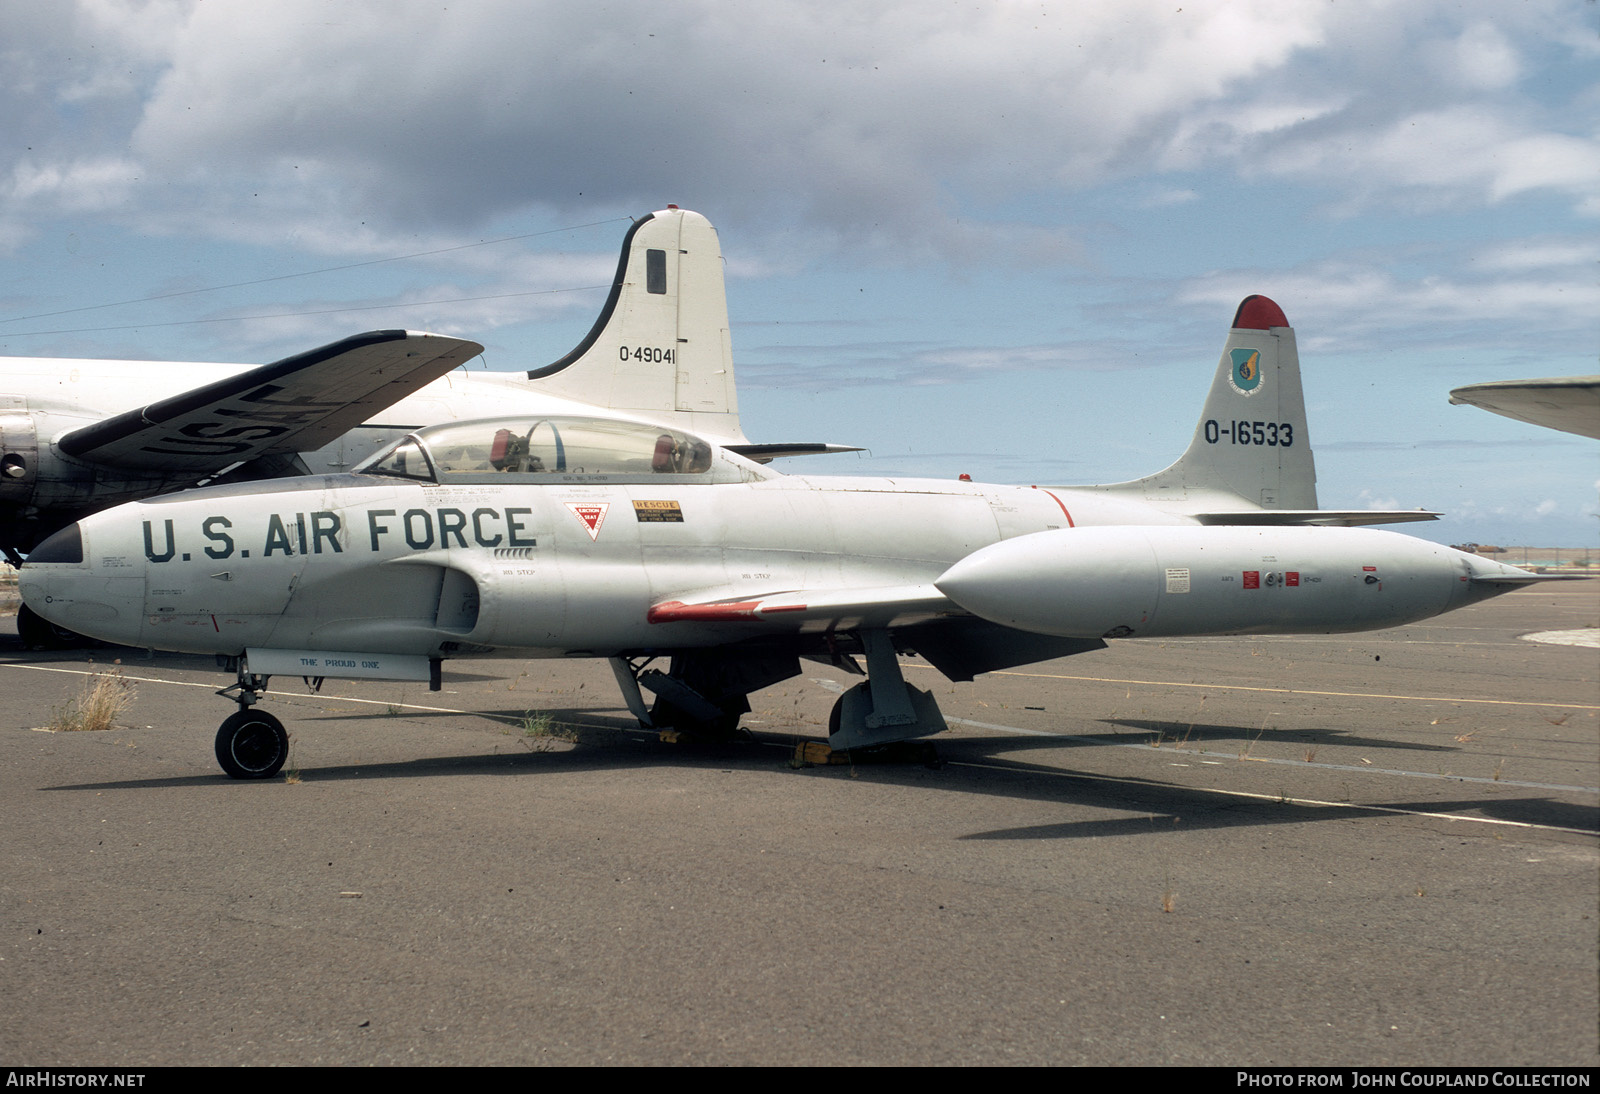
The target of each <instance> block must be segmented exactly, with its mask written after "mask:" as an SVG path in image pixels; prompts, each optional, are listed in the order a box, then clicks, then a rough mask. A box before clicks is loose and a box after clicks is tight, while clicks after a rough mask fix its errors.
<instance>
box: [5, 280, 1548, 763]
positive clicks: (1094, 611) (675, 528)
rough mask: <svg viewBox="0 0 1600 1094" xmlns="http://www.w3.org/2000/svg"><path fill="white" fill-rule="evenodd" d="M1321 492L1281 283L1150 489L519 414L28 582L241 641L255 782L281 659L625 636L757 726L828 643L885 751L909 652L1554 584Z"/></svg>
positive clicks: (649, 670) (277, 736)
mask: <svg viewBox="0 0 1600 1094" xmlns="http://www.w3.org/2000/svg"><path fill="white" fill-rule="evenodd" d="M1315 482H1316V472H1315V469H1314V467H1313V463H1312V456H1311V448H1310V437H1309V434H1308V432H1307V429H1306V418H1305V405H1304V399H1303V397H1302V395H1301V389H1300V372H1299V361H1298V356H1297V354H1296V350H1295V342H1294V332H1293V331H1292V330H1291V329H1290V327H1289V324H1288V321H1287V320H1286V319H1285V318H1284V316H1283V312H1282V311H1281V310H1279V308H1278V306H1277V305H1276V304H1274V303H1273V302H1272V301H1270V300H1267V299H1266V298H1265V297H1260V296H1253V297H1250V298H1248V299H1246V300H1245V301H1244V303H1243V304H1241V305H1240V307H1239V310H1238V313H1237V314H1236V315H1235V317H1234V321H1233V329H1232V331H1231V332H1230V334H1229V336H1228V340H1227V343H1226V346H1225V348H1224V349H1223V353H1222V359H1221V362H1220V364H1219V365H1218V368H1217V372H1216V376H1215V379H1214V380H1213V382H1212V385H1211V390H1210V394H1209V396H1208V397H1207V399H1206V402H1205V407H1204V409H1203V410H1202V411H1201V415H1200V422H1199V425H1198V426H1197V427H1196V429H1195V432H1194V438H1193V440H1192V441H1191V442H1190V445H1189V448H1188V450H1187V451H1186V452H1185V453H1184V454H1183V456H1182V457H1180V458H1179V460H1178V461H1177V462H1176V463H1174V464H1173V465H1172V466H1171V467H1169V468H1167V469H1166V470H1165V471H1162V472H1160V473H1158V474H1155V475H1152V476H1150V477H1149V478H1145V479H1139V480H1137V481H1134V482H1126V483H1118V484H1114V485H1109V486H1094V487H1078V488H1059V487H1058V488H1050V489H1040V488H1035V487H1026V486H988V485H981V484H976V483H970V482H960V481H957V482H949V481H918V480H909V481H908V480H892V479H873V478H819V477H809V476H805V477H802V476H785V475H780V474H778V473H777V472H775V471H773V470H771V469H770V468H767V467H764V466H762V465H759V464H757V463H755V462H753V461H751V460H749V459H746V458H744V457H742V456H740V455H738V454H737V453H735V452H732V451H730V450H728V449H727V448H719V447H717V446H716V445H714V444H712V443H710V442H709V441H708V439H706V438H704V437H702V436H699V435H696V434H695V433H693V432H692V431H690V430H688V429H686V428H685V429H678V428H675V427H670V426H661V425H658V424H655V423H649V422H643V421H640V422H635V423H630V422H626V421H622V420H619V419H615V418H613V419H612V420H609V421H601V420H595V419H592V418H578V417H560V416H549V417H545V416H529V415H514V414H507V415H504V416H501V417H499V418H496V419H493V420H488V421H477V422H465V423H451V424H446V425H439V426H434V427H431V428H428V429H423V430H419V431H418V432H416V433H414V434H412V435H411V436H409V437H407V438H406V439H405V440H403V441H402V442H400V443H399V444H398V445H396V446H395V447H394V448H392V449H390V450H388V451H386V452H384V453H381V454H380V455H378V456H375V457H374V458H373V459H372V460H370V461H368V462H367V463H366V464H364V465H362V466H361V467H359V468H357V469H356V471H355V472H354V473H352V474H346V475H329V476H323V477H317V478H306V479H300V480H297V481H290V482H284V481H274V482H266V483H257V484H252V485H247V486H242V487H239V486H220V487H209V488H205V489H201V490H195V491H189V492H186V493H181V494H173V495H167V496H165V497H160V498H155V499H152V500H149V501H141V502H135V503H132V504H129V505H124V506H121V507H119V508H117V509H113V510H110V511H107V512H103V513H99V514H97V515H94V516H91V517H88V518H86V519H84V520H82V521H79V522H78V523H76V524H73V525H71V526H70V527H68V528H66V529H64V530H62V531H60V532H58V533H56V534H55V535H54V536H52V537H51V538H50V539H48V540H46V541H45V542H44V543H43V544H41V545H40V546H39V547H38V548H37V549H36V550H35V551H34V552H33V554H32V555H31V556H30V557H29V558H28V561H27V564H26V565H25V566H24V567H23V568H22V573H21V579H20V580H21V589H22V595H23V597H24V598H25V599H26V601H27V603H28V604H29V605H30V606H32V607H33V609H34V610H35V611H37V612H39V613H40V614H41V615H42V616H44V617H45V618H47V619H50V620H51V621H53V622H55V623H57V624H59V625H61V626H63V627H68V628H71V629H73V630H75V631H81V632H83V633H86V634H90V635H93V636H95V637H97V638H103V639H105V640H107V641H111V642H120V643H126V644H128V645H134V646H147V647H150V648H153V649H162V650H178V651H189V652H195V653H215V654H218V655H221V656H223V657H224V658H226V659H229V660H230V662H231V664H232V666H233V667H234V668H235V669H236V671H237V674H238V679H237V683H236V684H235V685H233V686H232V687H230V688H227V689H225V690H226V691H228V692H233V693H235V694H236V699H237V702H238V704H239V709H238V712H237V713H235V714H234V715H232V716H231V717H229V718H228V719H227V720H226V721H225V722H223V724H222V727H221V728H220V730H219V731H218V734H217V741H216V754H217V758H218V760H219V762H220V763H221V765H222V767H223V769H224V770H225V771H227V772H228V774H230V775H233V776H235V777H238V778H265V777H268V776H270V775H272V774H273V773H274V772H276V771H277V770H278V769H279V767H280V766H281V765H282V763H283V762H284V759H285V758H286V756H287V753H288V736H287V734H286V732H285V731H284V728H283V726H282V724H281V723H280V722H279V721H278V720H277V719H276V718H274V717H272V716H271V715H270V714H267V713H265V712H264V711H262V710H260V709H258V708H257V707H256V706H255V704H256V701H257V700H258V699H259V698H260V697H261V695H262V693H263V691H264V689H265V687H266V682H267V678H268V677H269V676H271V675H277V674H290V675H295V676H304V677H308V678H312V679H315V678H320V677H353V678H375V679H418V680H422V679H426V680H429V681H430V682H431V684H432V686H433V687H435V688H437V687H438V686H439V680H440V665H441V662H442V661H443V660H445V659H448V658H457V657H566V658H570V657H595V658H607V659H609V660H610V662H611V666H612V668H613V671H614V672H615V674H616V678H617V681H618V683H619V684H620V685H621V688H622V692H623V696H624V698H625V700H626V702H627V705H628V707H629V708H630V709H631V710H632V711H633V713H634V714H635V715H636V716H637V717H638V718H639V720H640V722H642V723H644V724H645V725H658V726H659V725H675V726H678V727H680V728H688V729H693V730H702V731H715V732H727V731H729V730H731V729H732V728H734V727H735V726H736V725H737V723H738V720H739V716H740V715H741V714H742V713H743V712H745V711H747V710H749V709H750V708H749V703H748V700H747V696H748V694H749V693H750V692H753V691H756V690H758V689H760V688H764V687H767V686H769V685H772V684H775V683H777V682H779V681H781V680H784V679H787V678H788V677H791V676H794V675H796V674H797V673H798V672H799V671H800V664H799V662H800V659H801V658H811V659H815V660H822V661H827V662H831V663H833V664H835V665H839V666H842V667H844V668H846V669H848V670H852V671H855V672H858V673H859V672H862V669H861V667H860V664H859V662H858V661H857V657H858V656H859V657H864V659H865V662H866V666H865V673H864V674H865V676H866V680H865V682H863V683H861V684H858V685H857V686H856V687H854V688H852V689H850V690H849V691H848V692H846V693H845V694H844V695H843V696H842V697H841V699H840V700H839V702H838V704H837V705H836V706H835V708H834V712H833V716H832V724H831V726H830V743H831V744H832V745H833V746H834V747H835V748H862V747H870V746H876V745H882V744H887V743H890V742H895V741H901V740H906V739H909V738H914V737H920V736H924V735H927V734H931V733H936V732H938V731H940V730H942V729H943V728H944V721H943V718H942V717H941V716H940V713H939V709H938V705H937V703H936V702H935V701H934V697H933V696H932V695H931V694H930V693H929V692H926V691H923V690H920V689H918V688H915V687H912V686H910V685H908V684H907V683H906V682H905V679H904V677H903V676H902V674H901V670H900V664H899V661H898V655H899V654H904V653H911V652H913V651H914V652H916V653H918V654H921V655H922V656H923V657H924V658H926V659H927V660H928V661H929V662H930V663H931V664H932V665H933V666H934V667H935V668H937V669H938V670H939V671H941V672H942V673H944V675H945V676H947V677H949V678H950V679H951V680H971V679H972V678H973V677H974V676H975V675H976V674H978V673H981V672H988V671H991V670H995V669H1001V668H1007V667H1010V666H1014V665H1020V664H1027V663H1029V662H1033V661H1040V660H1045V659H1048V658H1054V657H1060V656H1064V655H1067V654H1074V653H1082V652H1085V651H1088V650H1096V649H1101V648H1104V647H1105V645H1106V643H1107V640H1112V639H1118V638H1125V637H1166V636H1174V635H1232V634H1289V633H1329V632H1341V631H1359V630H1370V629H1376V628H1381V627H1390V626H1395V625H1397V624H1401V623H1407V622H1411V621H1413V620H1418V619H1425V618H1428V617H1430V616H1433V615H1437V614H1439V613H1441V612H1445V611H1449V610H1450V609H1452V608H1456V607H1460V606H1462V605H1464V604H1470V603H1472V602H1474V601H1477V600H1480V599H1482V598H1484V597H1488V596H1492V595H1495V594H1497V593H1501V592H1504V591H1506V590H1508V589H1511V588H1515V587H1517V586H1519V585H1522V584H1524V583H1527V582H1530V581H1535V580H1538V579H1537V578H1536V576H1535V575H1533V574H1530V573H1528V572H1526V571H1523V570H1519V569H1516V568H1514V567H1510V566H1505V565H1502V564H1500V563H1497V562H1492V561H1489V560H1486V559H1482V558H1478V557H1476V556H1474V555H1468V554H1463V553H1462V552H1460V551H1456V550H1452V549H1450V548H1448V547H1442V546H1439V545H1437V544H1434V543H1428V542H1425V541H1422V540H1418V539H1413V538H1410V537H1407V536H1402V535H1397V534H1395V533H1393V532H1382V531H1375V530H1372V529H1368V528H1357V527H1349V526H1350V525H1357V524H1367V523H1388V522H1395V521H1404V520H1421V519H1432V517H1433V516H1434V514H1431V513H1425V512H1420V511H1408V512H1387V513H1377V512H1369V511H1363V510H1354V511H1336V510H1324V509H1318V508H1317V499H1316V486H1315ZM662 659H664V660H665V662H666V671H662V670H661V669H660V668H656V667H653V666H654V664H655V662H657V661H658V660H662ZM641 689H643V690H647V691H650V692H653V693H654V695H655V696H656V700H655V703H654V706H653V707H651V708H647V707H646V704H645V701H644V697H643V693H642V691H641Z"/></svg>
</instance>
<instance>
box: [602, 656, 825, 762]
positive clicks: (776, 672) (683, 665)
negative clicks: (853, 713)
mask: <svg viewBox="0 0 1600 1094" xmlns="http://www.w3.org/2000/svg"><path fill="white" fill-rule="evenodd" d="M651 660H652V658H645V659H644V660H643V661H642V662H639V663H635V662H634V661H631V660H629V659H627V658H624V657H613V658H611V671H612V672H613V673H615V674H616V677H617V685H618V686H619V687H621V688H622V697H623V699H624V700H625V701H626V702H627V704H628V709H629V710H631V711H632V712H633V716H634V717H635V718H638V719H639V724H640V725H642V726H644V727H646V728H649V729H669V728H670V729H676V730H681V731H683V732H685V733H693V734H695V735H697V736H700V737H706V738H711V739H713V740H720V739H725V738H728V737H731V736H733V734H734V733H736V732H738V729H739V719H740V717H742V716H743V715H744V714H746V713H748V712H749V710H750V692H752V691H759V690H761V689H762V688H765V687H771V686H772V685H773V684H776V683H778V682H779V681H782V680H787V679H789V677H791V676H795V675H798V674H799V672H800V662H799V659H798V658H795V657H794V656H792V655H791V656H781V655H766V654H760V653H732V652H727V651H703V650H692V651H688V652H684V653H675V654H673V655H672V659H671V663H670V667H669V670H668V671H667V672H662V671H661V670H660V669H653V668H650V667H649V665H650V661H651ZM641 688H643V689H645V690H648V691H650V692H651V693H653V694H654V695H655V697H656V700H655V702H654V703H653V704H652V705H651V706H650V707H649V708H648V709H646V707H645V703H644V695H643V693H642V692H641V690H640V689H641Z"/></svg>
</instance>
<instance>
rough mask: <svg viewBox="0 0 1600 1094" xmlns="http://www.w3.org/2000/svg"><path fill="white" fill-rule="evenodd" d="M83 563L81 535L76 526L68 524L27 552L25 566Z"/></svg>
mask: <svg viewBox="0 0 1600 1094" xmlns="http://www.w3.org/2000/svg"><path fill="white" fill-rule="evenodd" d="M82 561H83V533H82V532H80V531H78V526H77V525H76V524H69V525H67V526H66V527H65V528H63V529H61V531H59V532H57V533H56V534H55V535H53V536H51V537H50V538H49V539H47V540H45V541H44V542H43V543H41V544H39V546H37V547H35V548H34V549H33V550H31V551H29V552H28V559H27V564H28V565H30V566H31V565H33V564H35V563H39V562H78V563H81V562H82Z"/></svg>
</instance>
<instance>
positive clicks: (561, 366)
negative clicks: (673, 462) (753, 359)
mask: <svg viewBox="0 0 1600 1094" xmlns="http://www.w3.org/2000/svg"><path fill="white" fill-rule="evenodd" d="M528 379H530V380H538V381H539V386H540V388H541V389H543V390H548V391H549V392H551V393H552V394H555V395H560V396H564V397H566V398H570V399H577V400H580V401H582V402H587V403H594V404H596V405H597V406H605V407H610V408H611V409H613V410H621V411H627V412H632V413H638V414H645V415H659V414H663V413H673V414H685V415H688V416H689V417H688V418H687V419H686V420H685V422H684V424H685V427H686V428H690V429H693V430H694V431H696V432H699V433H704V434H706V435H708V436H710V437H713V438H715V439H716V440H718V441H723V442H741V441H743V440H744V439H745V438H744V434H743V433H742V432H741V431H740V429H739V405H738V398H737V395H736V394H735V391H734V377H733V344H732V340H731V339H730V337H729V333H728V297H727V291H726V289H725V288H724V286H723V281H722V248H721V246H720V244H719V243H718V242H717V230H716V229H715V228H713V227H712V226H711V222H710V221H709V220H707V219H706V218H705V217H703V216H701V215H700V214H699V213H691V212H689V211H688V210H686V209H679V208H677V207H676V206H668V207H667V208H666V209H663V210H660V211H658V212H654V213H651V214H650V215H648V216H646V217H643V218H641V219H640V220H638V221H636V222H635V223H634V225H633V227H632V228H630V229H629V230H628V234H627V237H626V238H625V239H623V241H622V258H621V261H620V262H619V263H618V264H617V276H616V280H615V281H614V282H613V284H612V286H611V295H610V296H609V297H607V298H606V303H605V307H604V308H603V309H601V312H600V318H599V319H598V320H596V321H595V325H594V328H593V329H592V330H590V331H589V333H588V335H587V336H586V337H585V338H584V339H583V341H582V342H580V343H578V346H577V348H575V349H574V350H573V351H572V352H571V353H569V354H567V355H566V356H565V357H563V358H561V360H559V361H556V362H554V363H553V364H549V365H546V366H545V367H543V368H537V369H532V370H531V371H529V373H528Z"/></svg>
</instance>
